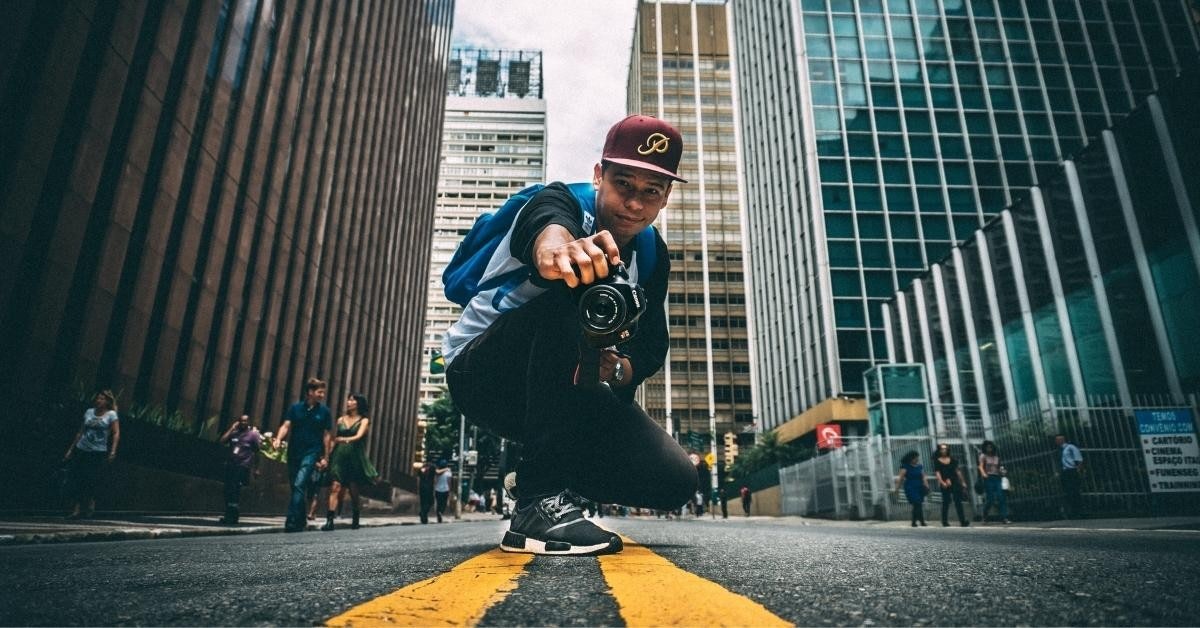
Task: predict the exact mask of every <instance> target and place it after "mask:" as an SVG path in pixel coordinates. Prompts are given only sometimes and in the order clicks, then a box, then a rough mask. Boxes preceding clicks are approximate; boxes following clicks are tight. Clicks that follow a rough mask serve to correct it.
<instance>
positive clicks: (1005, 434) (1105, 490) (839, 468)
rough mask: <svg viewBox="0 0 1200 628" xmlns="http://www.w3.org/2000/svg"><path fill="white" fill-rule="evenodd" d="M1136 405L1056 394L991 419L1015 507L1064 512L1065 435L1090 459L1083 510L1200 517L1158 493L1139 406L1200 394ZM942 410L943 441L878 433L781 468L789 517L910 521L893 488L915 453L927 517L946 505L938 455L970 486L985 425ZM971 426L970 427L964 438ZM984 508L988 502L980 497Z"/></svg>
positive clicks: (1190, 504) (1186, 500) (963, 411)
mask: <svg viewBox="0 0 1200 628" xmlns="http://www.w3.org/2000/svg"><path fill="white" fill-rule="evenodd" d="M1132 401H1133V402H1132V404H1131V405H1124V404H1122V403H1121V402H1120V400H1119V399H1117V398H1115V397H1108V396H1097V397H1088V398H1087V399H1085V400H1084V403H1078V402H1077V401H1076V399H1075V398H1074V397H1072V396H1051V397H1049V398H1048V400H1047V402H1048V403H1047V404H1046V405H1043V404H1041V403H1039V402H1037V401H1033V402H1030V403H1026V404H1023V405H1021V406H1019V407H1018V408H1016V410H1015V411H1014V412H998V413H994V414H992V415H991V417H990V423H991V429H992V435H993V438H992V440H993V441H995V443H996V447H997V450H998V453H999V454H1000V458H1001V461H1002V463H1003V464H1004V466H1005V468H1006V470H1007V473H1008V478H1009V481H1010V485H1011V490H1010V492H1009V494H1008V502H1009V510H1010V511H1011V513H1012V515H1013V516H1014V517H1017V518H1021V519H1049V518H1058V517H1060V516H1061V515H1062V513H1061V512H1060V507H1061V505H1062V489H1061V485H1060V480H1059V476H1058V471H1059V466H1060V464H1059V460H1060V455H1061V453H1060V450H1059V448H1058V447H1057V446H1056V445H1055V443H1054V436H1055V435H1056V434H1058V433H1062V434H1065V435H1066V436H1067V438H1068V440H1070V441H1071V442H1072V443H1074V444H1075V445H1077V446H1078V447H1079V448H1080V450H1081V451H1082V453H1083V456H1084V460H1085V472H1084V473H1083V486H1082V498H1083V507H1084V512H1085V513H1089V514H1092V515H1109V516H1146V515H1153V514H1159V513H1166V512H1188V513H1195V512H1200V499H1196V495H1195V494H1185V495H1165V496H1164V495H1155V494H1152V493H1151V492H1150V488H1149V483H1148V479H1147V474H1146V467H1145V461H1144V454H1143V452H1142V444H1141V439H1140V437H1139V434H1138V428H1137V422H1136V420H1135V418H1134V413H1133V411H1134V409H1135V408H1136V409H1145V410H1154V409H1166V408H1179V407H1191V408H1192V409H1193V413H1194V415H1195V414H1196V408H1197V401H1196V396H1194V395H1193V396H1192V397H1191V398H1190V400H1189V402H1188V403H1183V404H1180V403H1177V402H1176V400H1174V399H1172V398H1171V397H1167V396H1141V397H1137V398H1134V399H1133V400H1132ZM932 410H933V411H934V412H935V416H937V415H936V413H938V412H940V413H942V416H941V419H942V420H940V421H938V422H937V424H938V425H940V426H941V427H942V429H941V430H940V431H939V432H938V434H937V435H936V436H929V435H926V434H917V435H909V436H892V437H890V438H887V439H885V438H883V437H882V436H871V437H864V438H858V439H855V438H847V439H844V440H845V441H846V442H847V444H846V445H845V446H844V447H842V448H839V449H836V450H834V451H832V452H830V453H828V454H825V455H822V456H818V457H816V458H812V459H809V460H806V461H804V462H802V463H799V464H796V465H792V466H790V467H784V468H781V469H780V470H779V482H780V499H781V508H782V511H783V514H788V515H802V516H825V517H834V518H841V519H845V518H877V519H891V518H894V517H906V516H907V515H908V505H907V503H905V502H904V497H903V494H895V493H893V492H892V490H891V489H892V488H893V486H894V482H895V477H896V473H897V470H898V469H899V467H900V458H902V457H903V456H904V454H905V453H906V452H909V451H916V452H917V453H918V454H919V455H920V456H921V461H922V462H923V463H924V465H925V470H926V479H927V481H928V483H929V486H930V489H931V491H930V493H929V497H928V498H927V503H931V505H930V506H929V508H928V512H927V516H932V515H933V513H934V511H935V510H937V509H940V504H941V494H940V492H939V491H937V490H936V488H937V487H936V483H935V480H934V479H933V464H932V460H933V455H934V450H935V448H936V446H937V444H939V443H944V444H947V445H949V447H950V451H951V455H952V456H953V457H954V458H955V459H957V460H959V461H960V466H961V468H962V470H963V475H964V477H965V479H966V481H967V483H968V485H970V484H973V483H974V480H975V477H976V475H977V472H976V470H975V466H976V460H977V459H978V456H979V447H980V445H981V443H982V442H983V440H984V438H985V429H984V426H985V422H984V420H983V417H982V416H981V415H980V414H979V412H978V408H975V409H974V412H972V409H971V408H969V407H965V408H964V407H963V406H958V407H954V406H949V405H947V406H933V407H932ZM963 426H965V427H966V432H965V438H964V432H963ZM970 501H971V504H972V505H973V506H974V507H975V508H978V507H979V506H980V505H981V502H980V497H979V496H978V495H975V494H974V493H973V492H972V493H971V500H970Z"/></svg>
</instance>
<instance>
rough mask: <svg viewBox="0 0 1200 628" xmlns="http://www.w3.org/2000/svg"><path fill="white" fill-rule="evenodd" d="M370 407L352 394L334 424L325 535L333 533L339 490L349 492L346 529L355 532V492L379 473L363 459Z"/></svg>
mask: <svg viewBox="0 0 1200 628" xmlns="http://www.w3.org/2000/svg"><path fill="white" fill-rule="evenodd" d="M370 412H371V404H370V403H369V402H368V401H367V398H366V397H365V396H363V395H359V394H353V395H350V396H349V397H347V398H346V413H345V414H344V415H342V416H340V417H338V420H337V435H336V436H335V437H334V439H333V454H331V455H330V456H329V469H330V471H331V472H332V473H333V486H332V487H330V489H329V510H328V511H327V512H326V513H325V525H323V526H321V529H322V530H325V531H326V532H328V531H330V530H332V529H333V517H334V515H335V514H336V513H337V511H338V507H339V506H341V499H342V489H344V488H345V489H349V490H350V499H351V509H352V513H353V519H351V523H350V528H351V529H355V530H357V529H358V511H359V492H360V491H361V489H362V487H363V486H366V485H368V484H373V483H374V482H375V478H377V477H379V472H378V471H376V470H375V466H374V465H372V464H371V461H370V460H369V459H367V451H366V442H367V441H366V437H367V430H368V429H369V428H370V426H371V419H370V418H368V415H369V414H370Z"/></svg>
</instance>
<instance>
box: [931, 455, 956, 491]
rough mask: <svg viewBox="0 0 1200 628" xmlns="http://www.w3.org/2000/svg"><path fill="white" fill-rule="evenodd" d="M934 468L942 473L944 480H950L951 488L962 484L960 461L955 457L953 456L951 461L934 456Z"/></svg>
mask: <svg viewBox="0 0 1200 628" xmlns="http://www.w3.org/2000/svg"><path fill="white" fill-rule="evenodd" d="M933 470H934V472H936V473H939V474H941V476H942V479H943V480H950V487H951V488H957V487H958V486H960V484H959V481H958V461H957V460H955V459H954V458H951V459H950V462H942V459H941V458H934V459H933Z"/></svg>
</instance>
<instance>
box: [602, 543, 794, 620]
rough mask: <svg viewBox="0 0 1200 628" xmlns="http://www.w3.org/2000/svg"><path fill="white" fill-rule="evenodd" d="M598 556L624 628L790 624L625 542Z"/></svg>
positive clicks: (650, 552)
mask: <svg viewBox="0 0 1200 628" xmlns="http://www.w3.org/2000/svg"><path fill="white" fill-rule="evenodd" d="M622 538H623V539H624V541H625V551H623V552H621V553H620V554H609V555H607V556H601V557H600V570H601V571H602V572H603V573H604V579H605V580H606V581H607V582H608V586H609V588H610V589H612V595H613V598H614V599H616V601H617V606H618V607H619V609H620V611H621V618H622V619H624V620H625V624H626V625H627V626H632V627H639V626H791V625H792V624H791V623H790V622H786V621H784V620H782V619H780V618H779V617H777V616H775V615H774V614H772V613H771V611H768V610H767V609H766V608H765V607H764V606H763V605H762V604H759V603H758V602H755V601H754V600H751V599H749V598H746V597H743V596H741V595H738V594H736V593H733V592H732V591H729V590H728V589H725V588H724V587H722V586H720V585H718V584H716V583H714V582H711V581H709V580H705V579H704V578H701V577H700V576H697V575H695V574H693V573H690V572H687V571H684V570H682V569H680V568H679V567H676V566H675V565H674V564H672V563H671V561H669V560H667V559H665V558H663V557H662V556H659V555H658V554H655V553H654V552H652V551H650V549H649V548H646V547H645V546H642V545H638V544H636V543H634V542H633V541H631V540H629V539H628V538H625V537H622Z"/></svg>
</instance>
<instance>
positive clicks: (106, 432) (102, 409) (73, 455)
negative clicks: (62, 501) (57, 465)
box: [63, 390, 121, 519]
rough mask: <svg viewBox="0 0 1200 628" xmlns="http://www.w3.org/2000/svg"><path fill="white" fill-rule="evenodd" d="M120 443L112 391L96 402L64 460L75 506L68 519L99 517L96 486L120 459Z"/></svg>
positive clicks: (106, 391) (84, 418)
mask: <svg viewBox="0 0 1200 628" xmlns="http://www.w3.org/2000/svg"><path fill="white" fill-rule="evenodd" d="M120 442H121V424H120V422H119V417H118V416H117V398H116V397H115V396H114V395H113V393H112V391H111V390H102V391H100V392H98V393H96V396H95V397H94V398H93V399H92V407H91V408H88V409H87V411H85V412H84V413H83V425H81V426H80V427H79V431H78V432H76V434H75V438H73V439H72V440H71V444H70V446H68V447H67V453H66V455H64V456H63V462H64V463H66V465H67V474H68V478H69V482H70V485H71V497H72V502H73V508H72V509H71V514H69V515H67V518H68V519H79V518H87V517H91V516H92V515H93V514H95V512H96V486H97V485H98V484H99V483H100V480H101V476H102V475H103V473H104V469H105V467H106V466H107V465H109V464H112V462H113V461H114V460H116V459H117V447H118V446H119V445H120Z"/></svg>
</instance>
